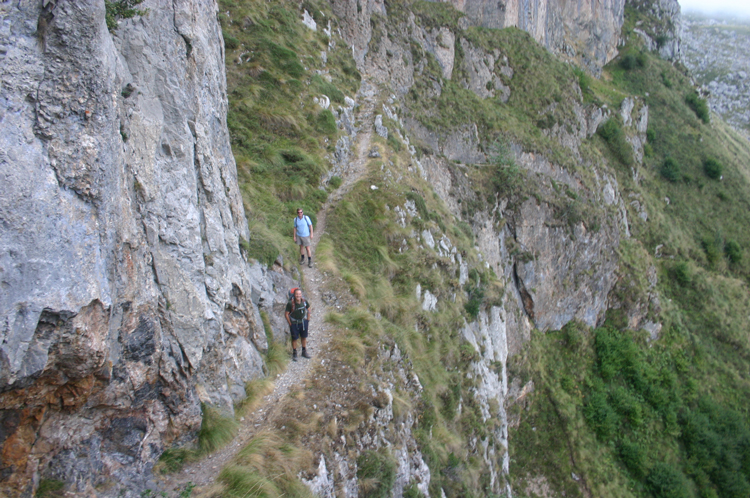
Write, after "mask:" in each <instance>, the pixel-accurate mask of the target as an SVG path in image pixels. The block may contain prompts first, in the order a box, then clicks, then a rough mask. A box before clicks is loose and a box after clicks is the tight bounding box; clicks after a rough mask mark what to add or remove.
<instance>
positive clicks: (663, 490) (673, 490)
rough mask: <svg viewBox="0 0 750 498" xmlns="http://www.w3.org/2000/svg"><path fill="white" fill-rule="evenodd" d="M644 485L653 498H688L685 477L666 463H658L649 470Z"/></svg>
mask: <svg viewBox="0 0 750 498" xmlns="http://www.w3.org/2000/svg"><path fill="white" fill-rule="evenodd" d="M646 485H647V487H648V489H649V490H650V491H651V494H652V495H653V496H654V498H689V497H690V493H688V489H687V483H686V482H685V476H684V475H683V474H682V472H680V471H679V470H677V469H675V468H674V467H672V466H671V465H669V464H668V463H664V462H658V463H657V464H656V465H654V468H652V469H651V472H650V473H649V475H648V478H647V479H646Z"/></svg>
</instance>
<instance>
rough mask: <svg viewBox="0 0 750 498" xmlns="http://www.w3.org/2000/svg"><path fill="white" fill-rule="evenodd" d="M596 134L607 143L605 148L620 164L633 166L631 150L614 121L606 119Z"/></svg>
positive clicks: (618, 124)
mask: <svg viewBox="0 0 750 498" xmlns="http://www.w3.org/2000/svg"><path fill="white" fill-rule="evenodd" d="M596 133H597V134H598V135H599V136H600V137H602V138H603V139H604V141H605V142H607V146H608V147H609V149H610V150H611V151H612V153H613V154H614V155H615V157H617V159H619V160H620V162H622V163H623V164H624V165H625V166H630V165H631V164H633V148H632V147H631V146H630V144H629V143H628V141H627V139H626V138H625V132H624V131H622V127H621V126H620V123H618V122H617V120H616V119H614V118H610V119H608V120H607V121H606V122H605V123H604V124H603V125H601V126H600V127H599V129H598V130H596Z"/></svg>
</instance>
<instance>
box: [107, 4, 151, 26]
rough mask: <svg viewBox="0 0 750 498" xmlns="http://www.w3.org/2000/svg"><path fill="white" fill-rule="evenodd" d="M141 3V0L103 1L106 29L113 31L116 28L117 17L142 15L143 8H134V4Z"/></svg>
mask: <svg viewBox="0 0 750 498" xmlns="http://www.w3.org/2000/svg"><path fill="white" fill-rule="evenodd" d="M140 3H143V0H115V1H113V2H108V1H105V2H104V19H105V21H106V22H107V29H108V30H110V31H114V30H116V29H117V21H118V20H119V19H130V18H131V17H135V16H142V15H144V14H145V13H146V11H145V10H140V9H136V8H135V6H136V5H138V4H140Z"/></svg>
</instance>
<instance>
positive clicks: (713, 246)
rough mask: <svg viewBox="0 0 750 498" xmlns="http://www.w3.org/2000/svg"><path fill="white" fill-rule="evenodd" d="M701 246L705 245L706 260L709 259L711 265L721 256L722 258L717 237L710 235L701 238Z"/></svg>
mask: <svg viewBox="0 0 750 498" xmlns="http://www.w3.org/2000/svg"><path fill="white" fill-rule="evenodd" d="M701 247H703V251H704V252H705V253H706V260H708V264H709V265H711V266H713V265H715V264H716V263H717V262H718V261H719V258H721V250H720V249H719V247H720V246H719V244H718V242H717V240H716V237H711V236H709V235H707V236H705V237H703V239H701Z"/></svg>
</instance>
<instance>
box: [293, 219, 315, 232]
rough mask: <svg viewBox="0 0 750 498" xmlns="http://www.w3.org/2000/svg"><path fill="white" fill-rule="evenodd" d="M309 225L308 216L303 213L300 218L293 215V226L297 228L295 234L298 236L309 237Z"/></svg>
mask: <svg viewBox="0 0 750 498" xmlns="http://www.w3.org/2000/svg"><path fill="white" fill-rule="evenodd" d="M311 226H312V222H311V221H310V217H309V216H307V215H305V216H303V217H302V219H300V217H299V216H295V217H294V228H296V229H297V235H299V236H300V237H309V236H310V227H311Z"/></svg>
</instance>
